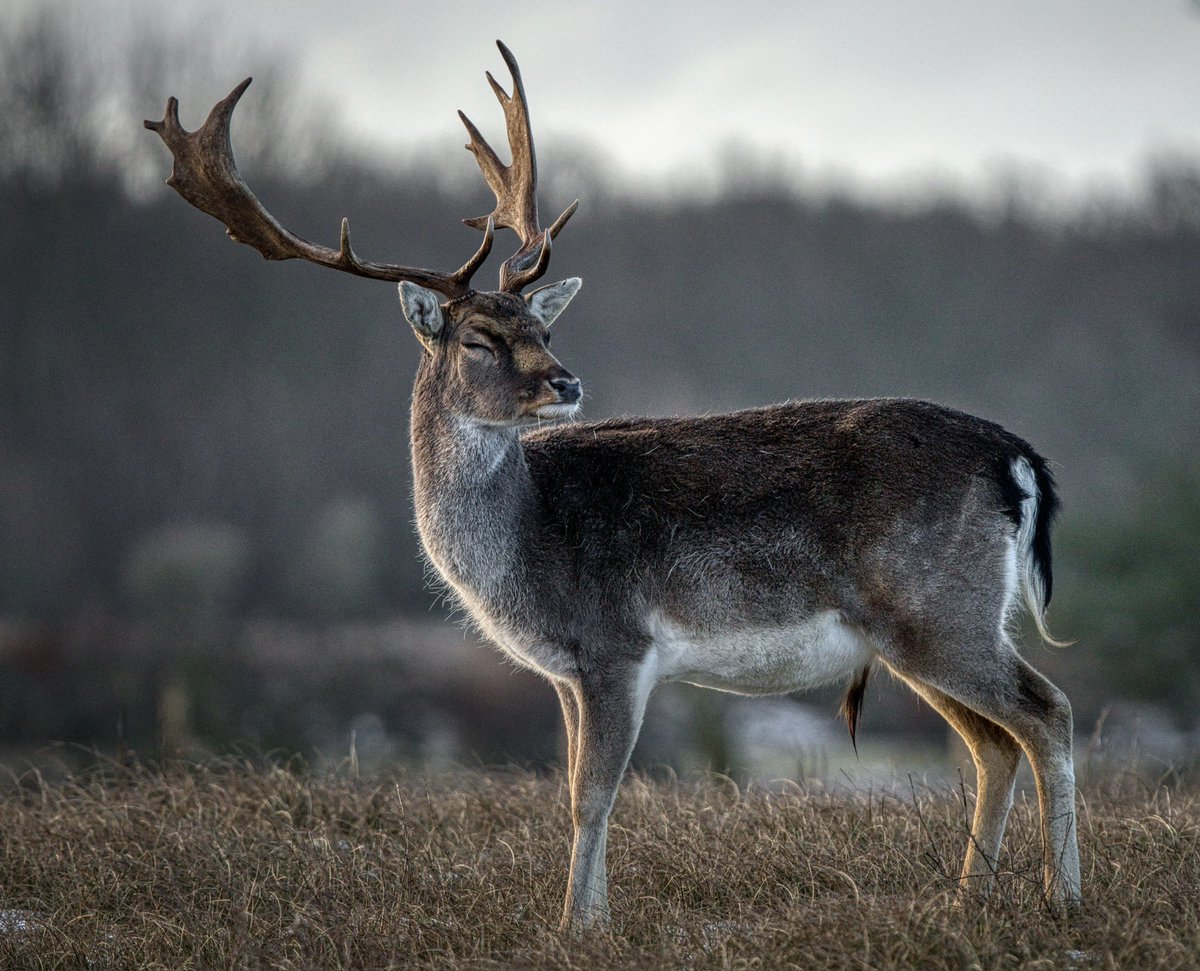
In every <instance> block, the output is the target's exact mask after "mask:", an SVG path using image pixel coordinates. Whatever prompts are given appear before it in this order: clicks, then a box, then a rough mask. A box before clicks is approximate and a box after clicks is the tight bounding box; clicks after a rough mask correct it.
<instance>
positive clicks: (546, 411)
mask: <svg viewBox="0 0 1200 971" xmlns="http://www.w3.org/2000/svg"><path fill="white" fill-rule="evenodd" d="M578 410H579V402H578V401H563V402H558V403H556V404H549V405H539V406H538V407H537V408H536V409H534V412H533V414H534V416H535V417H537V418H539V419H541V420H542V421H557V420H558V419H560V418H570V417H571V416H572V415H573V414H575V412H577V411H578Z"/></svg>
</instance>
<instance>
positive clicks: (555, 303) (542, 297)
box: [525, 276, 583, 327]
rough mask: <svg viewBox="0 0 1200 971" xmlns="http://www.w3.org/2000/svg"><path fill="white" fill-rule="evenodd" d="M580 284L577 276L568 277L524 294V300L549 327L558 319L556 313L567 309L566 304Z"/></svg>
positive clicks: (576, 291)
mask: <svg viewBox="0 0 1200 971" xmlns="http://www.w3.org/2000/svg"><path fill="white" fill-rule="evenodd" d="M581 286H583V281H582V280H581V279H579V277H577V276H573V277H568V278H567V279H566V280H560V281H559V282H558V283H551V284H549V285H548V286H544V287H539V288H538V289H536V290H534V291H533V293H529V294H526V295H525V302H526V303H527V304H529V309H530V310H532V311H533V315H534V316H535V317H537V318H538V320H540V321H541V322H542V323H543V324H545V325H546V326H547V327H549V326H550V325H551V324H552V323H554V321H555V320H557V319H558V315H559V314H561V313H562V312H563V311H564V310H566V309H567V304H569V303H570V302H571V298H572V297H573V296H575V294H577V293H578V292H579V288H580V287H581Z"/></svg>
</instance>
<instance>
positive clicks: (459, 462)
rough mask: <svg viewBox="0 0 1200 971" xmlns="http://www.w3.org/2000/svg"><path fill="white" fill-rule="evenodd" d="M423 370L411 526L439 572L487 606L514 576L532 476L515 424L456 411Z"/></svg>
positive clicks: (530, 506)
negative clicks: (495, 423) (480, 420)
mask: <svg viewBox="0 0 1200 971" xmlns="http://www.w3.org/2000/svg"><path fill="white" fill-rule="evenodd" d="M426 370H427V368H426V367H422V370H421V372H419V373H418V377H417V386H416V389H415V391H414V395H413V410H412V450H413V486H414V492H415V497H416V510H417V529H418V531H419V532H420V535H421V541H422V543H423V544H424V546H425V550H426V552H427V553H428V554H429V558H430V559H431V560H432V562H433V564H434V566H435V567H437V569H438V571H439V572H440V573H441V574H442V576H443V577H444V578H445V579H446V580H447V581H448V582H449V583H450V584H451V585H452V586H453V587H455V589H457V590H458V591H459V593H460V594H462V595H463V596H464V597H465V598H466V599H467V600H468V602H469V605H471V602H472V601H474V602H479V603H480V605H481V606H485V607H486V606H487V605H488V604H489V603H491V602H493V601H496V600H498V599H502V598H504V597H505V596H506V593H507V592H508V591H511V590H512V588H513V585H514V584H516V583H518V582H519V577H520V573H521V570H522V568H523V562H524V559H523V545H524V538H525V537H527V536H528V535H529V521H530V517H531V516H532V515H533V510H534V509H535V505H536V504H535V503H534V502H533V492H534V487H533V480H532V478H531V476H530V474H529V469H528V467H527V466H526V464H525V455H524V452H523V451H522V449H521V442H520V438H519V437H518V434H517V430H516V429H515V428H495V427H489V426H481V425H479V424H477V423H474V422H472V421H470V420H468V419H463V418H460V417H456V416H455V415H454V414H453V413H452V412H451V411H450V410H449V408H447V407H446V405H447V403H446V402H443V401H440V400H439V396H438V394H437V388H436V381H435V380H434V379H433V378H432V376H431V375H428V374H426Z"/></svg>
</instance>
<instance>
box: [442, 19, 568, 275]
mask: <svg viewBox="0 0 1200 971" xmlns="http://www.w3.org/2000/svg"><path fill="white" fill-rule="evenodd" d="M496 46H497V47H498V48H499V49H500V55H501V56H502V57H503V58H504V63H505V64H507V65H508V71H509V73H510V74H511V75H512V82H513V93H512V94H511V95H510V94H508V93H507V92H506V91H505V90H504V88H502V87H501V86H500V84H499V83H498V82H497V81H496V79H495V78H494V77H492V74H491V72H490V71H489V72H487V79H488V84H490V85H491V88H492V91H493V92H494V93H495V95H496V100H497V101H499V102H500V107H501V108H503V109H504V120H505V127H506V128H507V131H508V144H509V149H510V151H511V152H512V162H510V163H509V164H508V165H504V164H503V163H502V162H501V161H500V159H499V157H498V156H497V155H496V153H495V151H493V149H492V147H491V146H490V145H489V144H488V143H487V141H486V140H485V139H484V137H483V136H482V135H481V134H480V133H479V129H478V128H476V127H475V125H474V124H473V123H472V122H471V119H469V118H468V117H467V116H466V115H465V114H463V113H462V112H461V111H460V112H459V113H458V116H459V117H460V118H461V119H462V122H463V124H464V125H465V126H466V129H467V133H468V134H469V135H470V138H471V141H470V142H469V143H468V145H467V146H466V147H467V149H468V151H470V152H471V153H472V154H473V155H474V156H475V160H476V161H477V162H478V163H479V169H480V171H481V172H483V177H484V179H485V180H486V181H487V184H488V185H489V186H490V187H491V190H492V192H493V193H494V194H495V196H496V208H495V209H494V210H493V211H492V213H491V215H490V216H476V217H475V218H473V219H464V220H463V222H464V223H466V224H467V225H468V226H473V227H475V228H476V229H483V228H484V226H485V225H486V223H487V221H488V220H489V219H491V220H493V221H494V223H495V225H496V226H497V227H503V228H507V229H511V230H513V231H514V232H516V234H517V235H518V236H519V237H520V239H521V247H520V249H518V250H517V252H516V253H514V254H513V255H512V256H510V257H509V258H508V259H507V260H505V261H504V264H503V266H501V268H500V289H501V290H507V291H509V292H510V293H520V291H521V289H522V287H525V286H528V285H529V284H530V283H532V282H533V281H534V280H536V279H538V278H539V277H540V276H541V275H542V274H543V273H545V271H546V265H547V262H548V261H549V258H550V240H551V239H552V238H553V237H555V236H557V235H558V233H559V231H560V230H561V229H562V228H563V226H565V225H566V222H567V220H568V219H570V218H571V216H572V215H573V214H574V212H575V209H576V208H577V207H578V206H579V200H578V199H576V200H575V201H574V202H573V203H572V204H571V205H569V206H568V207H567V208H566V209H565V210H564V211H563V213H562V215H560V216H559V217H558V218H557V219H556V220H555V221H554V223H553V225H551V227H550V228H549V229H548V230H543V229H541V228H540V227H539V225H538V211H537V156H536V154H535V152H534V148H533V134H532V132H531V131H530V127H529V106H528V103H527V102H526V100H525V85H524V83H523V82H522V80H521V69H520V68H519V67H518V66H517V59H516V58H515V57H514V56H513V53H512V51H510V50H509V49H508V48H507V47H506V46H505V45H504V43H503V42H502V41H496Z"/></svg>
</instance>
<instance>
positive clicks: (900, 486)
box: [523, 399, 1041, 629]
mask: <svg viewBox="0 0 1200 971" xmlns="http://www.w3.org/2000/svg"><path fill="white" fill-rule="evenodd" d="M523 446H524V449H525V455H526V460H527V462H528V465H529V469H530V472H531V473H532V476H533V479H534V483H535V485H536V488H537V491H538V494H539V501H540V517H539V518H540V532H541V533H542V536H543V544H544V545H543V550H544V557H545V560H544V562H545V565H546V568H547V569H552V570H554V571H555V572H556V573H557V574H558V575H559V576H560V577H562V578H564V579H565V580H567V582H568V583H570V585H571V586H573V587H575V588H576V589H578V590H580V591H581V592H583V593H584V595H585V596H584V598H583V599H584V600H585V601H587V602H589V603H592V604H595V605H596V608H595V609H598V610H608V611H610V612H611V611H612V610H613V609H626V608H627V607H628V603H627V602H628V601H629V600H630V599H631V598H632V599H633V600H636V602H637V605H638V607H639V609H640V607H643V606H646V607H651V608H653V609H661V610H663V611H664V612H665V613H666V615H667V616H670V617H672V618H674V619H677V620H679V621H680V622H682V623H686V624H687V625H688V626H689V627H691V628H693V629H695V628H705V627H708V628H716V627H720V626H722V625H723V624H724V623H725V622H726V619H727V618H728V617H729V615H730V613H731V612H732V613H735V614H736V615H737V616H738V617H739V618H740V622H743V623H747V624H755V625H763V626H770V625H781V624H791V623H795V622H796V621H797V618H803V617H805V616H808V615H812V614H815V613H816V612H819V611H821V610H836V611H839V612H840V615H841V616H845V617H848V618H850V619H852V620H854V621H855V622H863V623H865V622H866V621H867V620H868V619H869V615H870V614H871V612H872V610H873V609H874V607H873V604H872V602H871V601H872V598H874V597H878V598H879V599H881V600H888V601H894V600H895V598H896V597H897V596H900V597H904V596H906V595H907V596H909V597H910V599H911V598H912V597H915V596H918V595H919V593H920V591H919V589H918V587H919V583H920V577H921V575H922V574H923V573H929V574H930V575H932V576H936V577H938V578H939V581H940V582H950V583H955V582H960V578H961V577H962V576H964V575H969V574H971V573H972V571H974V573H976V574H978V573H979V572H980V565H979V563H978V562H977V561H979V560H980V559H981V558H982V559H983V560H984V561H986V563H985V564H984V566H985V572H988V573H992V572H995V571H999V570H1001V569H1002V564H1001V562H1000V558H1001V555H1002V546H1003V543H1004V542H1005V538H1004V536H1003V535H1002V531H1003V530H1004V529H1005V528H1006V527H1005V520H1006V519H1007V520H1009V521H1011V522H1014V523H1015V521H1016V518H1017V516H1018V515H1019V512H1018V510H1019V505H1020V500H1021V498H1022V497H1021V495H1020V493H1019V491H1016V488H1015V486H1014V485H1013V484H1012V475H1011V471H1010V468H1011V464H1012V462H1013V460H1014V459H1016V458H1019V457H1025V458H1029V459H1031V460H1033V461H1035V462H1041V459H1040V458H1038V457H1037V456H1036V453H1034V452H1033V450H1032V449H1031V448H1030V446H1029V445H1027V444H1026V443H1025V442H1023V441H1022V440H1021V439H1019V438H1017V437H1016V436H1014V435H1012V434H1010V433H1008V432H1007V431H1005V430H1004V429H1003V428H1001V427H1000V426H999V425H996V424H994V423H992V422H988V421H984V420H982V419H979V418H975V417H973V416H970V415H967V414H964V413H962V412H958V411H954V410H952V409H949V408H944V407H941V406H938V405H934V404H930V403H927V402H921V401H913V400H907V399H881V400H862V401H801V402H789V403H786V404H781V405H774V406H771V407H767V408H757V409H751V410H747V411H739V412H733V413H730V414H724V415H711V416H698V417H683V418H632V419H615V420H610V421H603V422H598V423H581V424H575V425H566V426H558V427H555V428H550V429H545V430H540V431H537V432H534V433H531V434H528V435H527V436H525V438H524V439H523ZM933 564H936V566H937V567H938V570H937V571H936V572H931V571H930V570H929V567H930V566H931V565H933ZM993 567H994V570H993V569H992V568H993ZM568 578H569V579H568ZM946 578H950V579H948V580H947V579H946ZM993 579H994V577H991V576H989V577H988V578H987V581H988V582H989V583H990V582H991V581H992V580H993ZM898 588H899V589H898Z"/></svg>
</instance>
